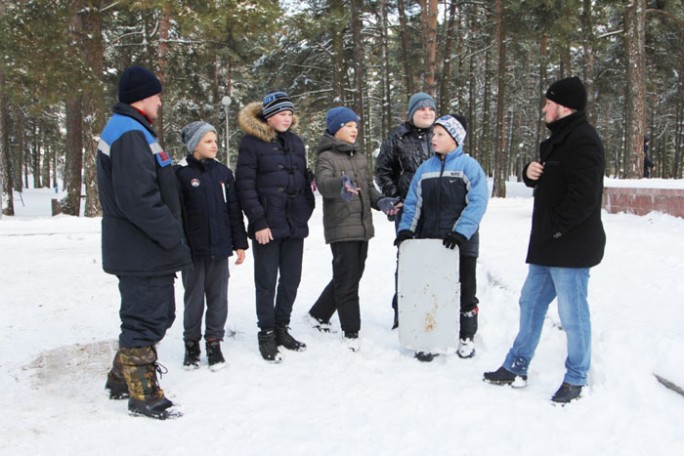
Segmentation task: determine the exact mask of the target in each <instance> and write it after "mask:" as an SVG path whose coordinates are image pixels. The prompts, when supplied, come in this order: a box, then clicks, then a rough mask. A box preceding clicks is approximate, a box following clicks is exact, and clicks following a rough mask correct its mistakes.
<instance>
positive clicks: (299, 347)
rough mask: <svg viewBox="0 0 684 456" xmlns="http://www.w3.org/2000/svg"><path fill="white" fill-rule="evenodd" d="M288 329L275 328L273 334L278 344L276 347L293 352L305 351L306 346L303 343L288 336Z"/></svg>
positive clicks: (285, 327) (283, 327)
mask: <svg viewBox="0 0 684 456" xmlns="http://www.w3.org/2000/svg"><path fill="white" fill-rule="evenodd" d="M289 329H290V328H288V327H287V326H276V329H275V333H276V341H277V342H278V345H282V346H283V347H285V348H287V349H288V350H294V351H304V350H306V344H305V343H304V342H300V341H298V340H297V339H295V338H294V337H292V336H291V335H290V333H289V332H288V330H289Z"/></svg>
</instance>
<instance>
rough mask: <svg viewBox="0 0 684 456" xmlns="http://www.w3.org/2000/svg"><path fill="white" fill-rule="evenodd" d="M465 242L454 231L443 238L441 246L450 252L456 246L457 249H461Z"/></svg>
mask: <svg viewBox="0 0 684 456" xmlns="http://www.w3.org/2000/svg"><path fill="white" fill-rule="evenodd" d="M466 241H467V239H466V238H465V236H463V235H462V234H460V233H457V232H455V231H450V232H449V234H447V235H446V236H445V237H444V240H443V241H442V245H443V246H444V247H446V248H447V249H451V250H453V249H454V247H456V246H458V248H459V249H461V247H463V244H465V243H466Z"/></svg>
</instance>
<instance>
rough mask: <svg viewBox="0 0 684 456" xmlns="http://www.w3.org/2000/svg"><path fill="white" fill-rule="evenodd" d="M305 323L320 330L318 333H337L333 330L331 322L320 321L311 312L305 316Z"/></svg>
mask: <svg viewBox="0 0 684 456" xmlns="http://www.w3.org/2000/svg"><path fill="white" fill-rule="evenodd" d="M304 323H306V324H307V325H308V326H311V327H312V328H314V329H316V330H318V332H322V333H334V332H335V330H334V329H333V327H332V325H331V324H330V322H329V321H322V320H319V319H318V318H316V317H314V316H313V315H311V314H310V313H309V312H307V313H306V315H304Z"/></svg>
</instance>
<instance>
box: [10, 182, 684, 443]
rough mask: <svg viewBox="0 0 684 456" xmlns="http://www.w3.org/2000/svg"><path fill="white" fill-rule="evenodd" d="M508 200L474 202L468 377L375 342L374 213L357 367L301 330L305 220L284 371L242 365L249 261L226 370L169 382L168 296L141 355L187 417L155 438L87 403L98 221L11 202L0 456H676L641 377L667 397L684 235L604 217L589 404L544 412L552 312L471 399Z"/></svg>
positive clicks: (515, 202)
mask: <svg viewBox="0 0 684 456" xmlns="http://www.w3.org/2000/svg"><path fill="white" fill-rule="evenodd" d="M642 182H643V181H642ZM670 182H671V181H670ZM666 184H667V183H664V184H662V185H666ZM508 194H509V197H508V198H507V199H493V200H491V201H490V206H489V210H488V212H487V214H486V215H485V219H484V222H483V224H482V228H481V239H482V241H481V257H480V260H479V266H478V280H479V293H478V295H479V298H480V302H481V304H480V309H481V313H480V332H479V333H478V336H477V338H476V342H477V347H478V348H477V350H478V352H477V356H476V357H475V358H474V359H470V360H462V359H459V358H458V357H457V356H455V355H453V356H440V357H439V358H437V359H436V360H435V361H434V362H433V363H425V364H424V363H419V362H417V361H416V360H414V359H413V357H412V356H411V353H408V352H404V351H402V350H401V349H400V347H399V342H398V337H397V333H396V332H393V331H390V329H389V328H390V324H391V320H392V311H391V309H390V298H391V295H392V290H393V275H394V268H395V249H394V247H393V245H392V241H393V239H394V234H393V228H392V225H391V224H390V223H388V222H387V221H386V220H385V219H384V217H383V216H381V215H379V214H377V213H376V216H375V217H376V218H375V225H376V237H375V239H373V240H372V241H371V247H370V256H369V259H368V262H367V267H366V273H365V275H364V278H363V281H362V284H361V306H362V309H361V310H362V319H363V324H362V332H361V335H362V349H361V351H360V352H359V353H352V352H349V351H348V350H346V349H345V348H343V346H342V345H341V343H340V341H339V337H340V336H339V334H337V335H322V334H317V333H314V332H313V331H312V330H310V329H309V328H307V327H305V325H304V324H303V322H302V316H303V315H304V314H305V312H306V311H307V310H308V308H309V306H310V305H311V304H312V303H313V302H314V300H315V299H316V298H317V296H318V293H320V291H321V290H322V288H323V287H324V285H325V284H326V283H327V282H328V280H329V279H330V260H331V255H330V251H329V249H328V246H326V245H325V243H324V241H323V230H322V226H321V218H322V216H321V212H320V205H319V208H317V209H316V212H315V213H314V216H313V218H312V223H311V233H312V234H311V236H310V237H309V238H308V240H307V242H306V243H305V249H306V252H305V260H304V275H303V280H302V285H301V287H300V292H299V295H298V298H297V302H296V303H295V309H294V312H293V321H292V325H291V326H292V329H293V334H294V335H295V336H297V337H299V338H301V339H302V340H304V341H305V342H307V344H308V350H307V351H306V352H304V353H291V352H287V353H284V358H285V359H284V362H283V363H282V364H280V365H270V364H266V363H265V362H264V361H263V360H262V359H261V357H260V356H259V353H258V349H257V343H256V332H257V328H256V323H255V321H256V317H255V311H254V292H253V280H252V266H253V262H252V258H251V255H248V260H247V261H246V263H245V264H244V265H242V266H240V267H236V266H235V265H232V264H231V274H232V276H231V281H230V314H229V320H228V327H229V328H231V329H233V330H234V331H235V332H236V334H235V336H234V337H231V338H228V339H226V341H225V344H224V352H225V354H226V357H227V359H228V363H229V368H227V369H225V370H223V371H219V372H210V371H209V370H208V369H207V368H206V366H204V367H203V368H202V369H200V370H197V371H192V372H187V371H184V370H183V369H182V368H181V363H182V357H183V344H182V336H181V335H182V318H181V317H182V309H183V305H182V285H181V284H180V283H177V293H176V297H177V305H178V311H177V315H178V317H177V320H176V323H175V324H174V326H173V328H171V330H170V331H169V333H168V334H167V336H166V338H165V339H164V340H163V341H162V343H161V344H160V345H159V354H160V361H161V362H162V363H163V364H164V365H165V366H166V367H167V368H168V369H169V372H168V374H167V375H165V376H164V377H163V379H162V380H161V384H162V386H163V388H164V389H165V391H166V393H167V395H168V396H169V397H170V398H171V399H172V400H174V401H176V402H178V403H179V404H180V405H181V406H182V408H183V411H184V413H185V416H184V417H182V418H180V419H178V420H172V421H166V422H159V421H155V420H150V419H144V418H132V417H129V416H128V415H127V413H126V402H125V401H110V400H108V399H107V396H106V395H105V391H104V389H103V386H104V380H105V373H106V372H107V370H108V368H109V363H110V362H111V357H112V353H113V352H112V350H113V347H114V344H115V341H116V338H117V335H118V301H119V295H118V292H117V285H116V279H115V278H114V277H111V276H109V275H107V274H105V273H104V272H103V271H102V269H101V264H100V261H101V259H100V234H99V232H100V220H99V219H86V218H74V217H67V216H58V217H54V218H52V217H49V211H50V204H49V199H50V198H51V197H52V196H54V194H51V193H50V192H49V191H47V190H41V191H37V190H27V191H26V192H24V194H23V198H24V202H25V206H22V205H21V202H20V201H19V199H18V198H17V200H16V201H15V205H16V212H17V214H18V215H17V216H16V217H2V219H0V315H1V317H0V328H1V329H0V346H1V347H2V349H1V353H2V354H1V355H0V371H1V372H2V374H0V391H1V392H2V395H1V397H2V402H1V406H2V410H4V412H3V413H2V414H0V454H3V455H4V454H7V455H14V454H22V455H43V454H50V455H81V454H95V453H97V454H99V455H114V454H164V455H185V454H191V453H192V454H200V455H202V454H215V453H218V452H221V454H228V455H251V454H271V453H272V452H274V451H277V452H278V454H283V455H313V454H323V455H355V454H362V455H478V456H486V455H496V456H500V455H522V454H525V455H544V456H548V455H554V456H558V455H578V454H602V455H620V456H631V455H646V454H649V455H678V454H684V434H683V433H682V423H684V397H681V396H679V395H677V394H676V393H674V392H672V391H670V390H668V389H666V388H664V387H663V386H662V385H661V384H660V383H658V382H657V381H656V379H655V377H654V374H658V375H661V376H664V377H666V378H668V379H670V380H671V381H674V382H676V383H677V384H679V385H680V386H684V369H683V368H682V366H684V330H683V329H682V328H683V326H684V279H683V278H684V242H682V233H684V220H682V219H678V218H674V217H670V216H668V215H664V214H659V213H652V214H649V215H647V216H644V217H637V216H634V215H627V214H616V215H610V214H606V213H604V223H605V227H606V231H607V234H608V245H607V250H606V256H605V259H604V261H603V263H602V264H601V265H600V266H598V267H596V268H595V269H593V270H592V278H591V281H590V303H591V309H592V319H593V330H594V333H593V355H594V356H593V365H592V371H591V374H590V385H589V388H587V391H586V394H585V397H584V398H583V399H582V400H580V401H578V402H576V403H573V404H571V405H569V406H567V407H554V406H552V405H551V403H550V401H549V398H550V397H551V395H552V394H553V392H554V391H555V390H556V388H557V387H558V386H559V385H560V382H561V380H562V378H563V372H564V368H563V362H564V357H565V337H564V334H563V332H562V331H561V330H559V329H558V322H559V320H558V316H557V313H556V311H555V307H554V306H552V309H553V310H552V311H551V312H550V313H549V316H548V318H547V322H546V325H545V329H544V333H543V335H542V341H541V344H540V346H539V349H538V351H537V356H536V358H535V360H534V362H533V364H532V366H531V372H530V379H529V385H528V387H527V388H525V389H521V390H513V389H511V388H508V387H497V386H492V385H488V384H485V383H483V382H482V380H481V378H482V373H483V372H484V371H487V370H493V369H496V368H497V367H498V366H499V365H500V363H501V361H502V360H503V357H504V355H505V354H506V351H507V350H508V348H509V345H510V343H511V342H512V339H513V337H514V335H515V332H516V327H517V318H518V306H517V298H518V293H519V290H520V287H521V285H522V282H523V280H524V278H525V275H526V270H527V269H526V265H525V263H524V259H525V253H526V248H527V240H528V232H529V226H530V216H531V205H532V199H531V198H530V192H529V190H527V189H525V188H524V187H522V186H521V185H520V184H516V183H510V184H509V187H508ZM335 323H336V324H337V322H335Z"/></svg>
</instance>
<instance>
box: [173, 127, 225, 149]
mask: <svg viewBox="0 0 684 456" xmlns="http://www.w3.org/2000/svg"><path fill="white" fill-rule="evenodd" d="M210 131H213V132H214V133H216V129H215V128H214V126H213V125H211V124H208V123H206V122H202V121H201V120H198V121H196V122H190V123H189V124H187V125H186V126H184V127H183V128H182V129H181V131H180V137H181V141H183V144H185V147H187V149H188V152H190V153H191V154H192V153H193V152H195V149H197V144H199V142H200V141H201V140H202V138H204V135H206V134H207V133H208V132H210Z"/></svg>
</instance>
